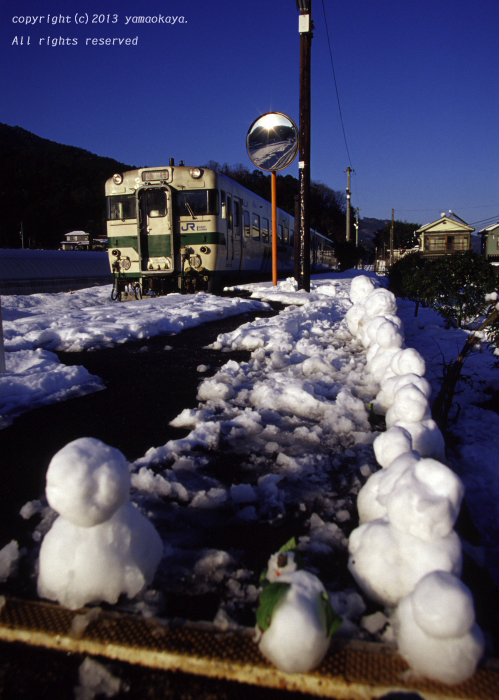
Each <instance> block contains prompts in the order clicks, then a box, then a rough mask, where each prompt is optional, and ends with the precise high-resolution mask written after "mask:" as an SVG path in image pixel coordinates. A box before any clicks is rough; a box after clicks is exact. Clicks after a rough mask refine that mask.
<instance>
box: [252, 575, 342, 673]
mask: <svg viewBox="0 0 499 700" xmlns="http://www.w3.org/2000/svg"><path fill="white" fill-rule="evenodd" d="M279 580H280V581H282V582H283V583H290V584H291V586H290V588H289V589H288V590H287V591H286V592H285V593H284V594H283V596H282V598H281V599H280V600H279V602H278V603H277V604H276V606H275V608H274V611H273V613H272V618H271V622H270V627H269V628H268V629H267V630H266V631H265V632H264V633H263V635H262V637H261V639H260V643H259V647H260V651H261V652H262V653H263V654H264V655H265V656H266V657H267V658H268V659H269V660H270V661H271V662H272V663H273V664H274V665H275V666H277V668H279V669H280V670H281V671H284V672H286V673H306V672H307V671H311V670H312V669H314V668H316V667H317V666H318V665H319V664H320V663H321V661H322V659H323V658H324V656H325V654H326V652H327V650H328V648H329V643H330V638H329V637H328V635H327V631H326V621H325V616H324V612H323V610H322V607H321V596H322V595H324V594H325V589H324V586H323V585H322V583H321V582H320V581H319V579H318V578H317V577H316V576H314V575H313V574H310V573H308V572H307V571H294V572H292V573H288V574H284V575H282V576H281V577H280V579H279Z"/></svg>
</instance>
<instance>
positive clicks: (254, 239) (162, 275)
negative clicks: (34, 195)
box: [106, 161, 336, 300]
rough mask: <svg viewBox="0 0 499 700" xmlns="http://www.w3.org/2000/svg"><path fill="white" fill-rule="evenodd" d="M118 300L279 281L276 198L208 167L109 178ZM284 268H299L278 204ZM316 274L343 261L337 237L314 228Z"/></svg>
mask: <svg viewBox="0 0 499 700" xmlns="http://www.w3.org/2000/svg"><path fill="white" fill-rule="evenodd" d="M106 211H107V236H108V249H109V263H110V266H111V271H112V274H113V278H114V285H113V298H114V299H118V300H122V299H123V300H124V299H126V298H137V299H138V298H141V297H142V296H145V295H151V294H152V295H162V294H167V293H169V292H172V291H181V292H194V291H197V290H206V291H212V292H216V291H219V290H221V289H222V287H223V286H224V285H230V284H236V283H239V284H241V283H244V282H249V281H255V280H257V279H271V264H272V231H271V225H272V224H271V204H270V202H267V201H266V200H265V199H263V198H261V197H259V196H258V195H256V194H254V193H253V192H251V191H250V190H248V189H246V188H245V187H243V186H242V185H240V184H238V183H237V182H236V181H235V180H232V179H231V178H229V177H227V176H226V175H223V174H221V173H218V172H215V171H213V170H210V169H208V168H198V167H187V166H184V165H183V164H180V165H178V166H176V165H174V163H173V161H170V165H169V166H167V167H158V168H140V169H137V170H130V171H128V172H124V173H120V174H116V175H114V176H113V177H112V178H110V179H109V180H108V181H107V182H106ZM277 218H278V220H277V236H278V272H279V274H280V275H281V276H282V275H292V274H293V269H294V265H293V258H294V255H293V253H294V218H293V217H292V216H290V215H289V214H287V213H286V212H284V211H282V210H280V209H278V210H277ZM310 255H311V272H317V271H319V270H323V269H331V268H333V267H334V265H335V262H336V260H335V258H334V251H333V246H332V243H331V241H330V240H329V239H328V238H326V237H325V236H322V235H321V234H319V233H317V232H315V231H311V232H310Z"/></svg>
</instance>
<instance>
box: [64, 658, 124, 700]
mask: <svg viewBox="0 0 499 700" xmlns="http://www.w3.org/2000/svg"><path fill="white" fill-rule="evenodd" d="M78 677H79V681H80V682H79V685H77V686H76V687H75V689H74V697H75V700H95V698H96V697H97V696H98V695H100V696H102V695H105V696H106V698H112V697H114V696H115V695H117V694H118V693H119V692H128V691H129V690H130V688H129V687H128V685H127V684H126V683H124V682H123V681H122V680H120V679H119V678H116V676H113V675H112V673H110V671H108V670H107V668H106V667H105V666H103V665H102V664H100V663H99V662H98V661H96V660H95V659H91V658H90V657H89V656H87V657H86V658H85V660H84V661H83V662H82V664H81V666H80V668H79V670H78Z"/></svg>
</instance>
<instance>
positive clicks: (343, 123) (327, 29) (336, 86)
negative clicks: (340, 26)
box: [322, 0, 355, 172]
mask: <svg viewBox="0 0 499 700" xmlns="http://www.w3.org/2000/svg"><path fill="white" fill-rule="evenodd" d="M322 11H323V13H324V23H325V25H326V37H327V43H328V47H329V57H330V59H331V67H332V69H333V78H334V87H335V90H336V101H337V103H338V112H339V115H340V122H341V128H342V131H343V140H344V142H345V148H346V152H347V156H348V162H349V164H350V167H351V168H352V170H354V168H353V166H352V159H351V157H350V150H349V148H348V141H347V135H346V131H345V122H344V121H343V113H342V111H341V102H340V93H339V90H338V81H337V80H336V71H335V68H334V61H333V51H332V49H331V40H330V38H329V27H328V23H327V17H326V8H325V5H324V0H322ZM354 172H355V170H354Z"/></svg>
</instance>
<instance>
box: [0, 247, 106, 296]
mask: <svg viewBox="0 0 499 700" xmlns="http://www.w3.org/2000/svg"><path fill="white" fill-rule="evenodd" d="M111 282H112V276H111V271H110V268H109V262H108V256H107V253H102V252H98V251H71V250H28V249H24V250H21V249H5V248H4V249H0V294H4V295H9V294H40V293H42V292H50V293H53V292H68V291H70V290H75V289H85V288H86V287H92V286H94V285H101V284H110V283H111Z"/></svg>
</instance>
